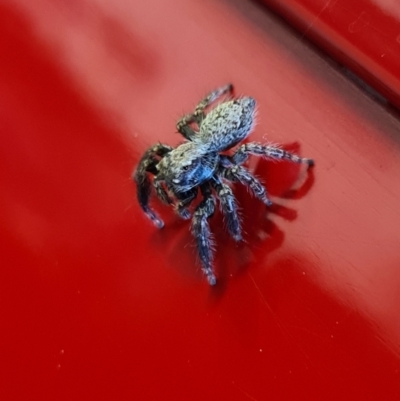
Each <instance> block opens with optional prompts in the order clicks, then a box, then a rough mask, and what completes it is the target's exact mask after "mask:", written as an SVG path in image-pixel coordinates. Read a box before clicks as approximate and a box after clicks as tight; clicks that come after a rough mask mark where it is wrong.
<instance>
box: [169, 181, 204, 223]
mask: <svg viewBox="0 0 400 401" xmlns="http://www.w3.org/2000/svg"><path fill="white" fill-rule="evenodd" d="M197 191H198V190H197V187H196V188H193V189H191V190H190V191H187V192H184V193H177V194H176V197H177V199H178V202H177V203H176V204H175V207H174V209H175V212H176V213H177V214H178V216H180V217H181V218H182V219H184V220H187V219H189V218H190V212H189V210H187V206H189V205H190V204H191V203H192V201H193V200H194V199H195V198H196V196H197Z"/></svg>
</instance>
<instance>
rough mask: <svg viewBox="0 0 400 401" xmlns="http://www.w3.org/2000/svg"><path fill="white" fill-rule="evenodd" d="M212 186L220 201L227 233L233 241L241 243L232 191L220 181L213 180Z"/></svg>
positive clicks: (238, 220)
mask: <svg viewBox="0 0 400 401" xmlns="http://www.w3.org/2000/svg"><path fill="white" fill-rule="evenodd" d="M212 186H213V188H214V189H215V192H216V194H217V197H218V199H219V201H220V204H221V209H222V213H223V215H224V218H225V223H226V227H227V229H228V232H229V233H230V234H231V236H232V237H233V238H234V240H235V241H241V240H242V230H241V227H240V219H239V216H238V211H237V205H236V199H235V197H234V195H233V192H232V189H231V188H230V187H229V186H228V185H226V184H224V183H222V182H221V181H220V180H215V181H214V182H213V184H212Z"/></svg>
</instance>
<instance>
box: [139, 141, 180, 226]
mask: <svg viewBox="0 0 400 401" xmlns="http://www.w3.org/2000/svg"><path fill="white" fill-rule="evenodd" d="M171 150H172V148H171V147H170V146H167V145H162V144H157V145H154V146H152V147H151V148H149V149H147V150H146V152H145V153H144V155H143V156H142V158H141V159H140V161H139V164H138V166H137V168H136V169H135V170H134V172H133V173H132V179H133V181H135V183H136V195H137V199H138V202H139V205H140V207H141V209H142V210H143V212H144V213H145V214H146V216H147V217H148V218H149V219H150V220H151V221H152V222H153V223H154V225H155V226H156V227H158V228H162V227H163V226H164V223H163V221H162V220H161V219H160V218H158V217H157V215H156V214H155V213H154V211H153V210H152V209H151V208H150V207H149V199H150V194H151V187H152V184H151V182H150V179H149V176H148V175H149V173H150V174H153V175H155V176H156V175H157V168H156V166H157V164H158V162H159V158H162V157H163V156H165V155H166V154H167V153H169V152H170V151H171Z"/></svg>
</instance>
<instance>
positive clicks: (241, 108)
mask: <svg viewBox="0 0 400 401" xmlns="http://www.w3.org/2000/svg"><path fill="white" fill-rule="evenodd" d="M255 105H256V102H255V100H254V99H253V98H251V97H242V98H239V99H235V100H230V101H228V102H224V103H221V104H219V105H218V106H217V107H216V108H215V109H213V110H211V111H210V112H209V113H208V114H207V115H206V117H205V118H204V120H203V121H202V122H201V124H200V132H199V134H198V135H196V136H195V137H194V138H193V141H194V142H195V143H198V144H202V145H206V146H207V149H208V150H209V151H212V152H220V151H223V150H226V149H229V148H231V147H232V146H235V145H236V144H238V143H239V142H241V141H242V140H243V139H245V138H246V137H247V136H248V135H249V133H250V132H251V129H252V128H253V125H254V112H255Z"/></svg>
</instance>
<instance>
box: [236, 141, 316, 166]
mask: <svg viewBox="0 0 400 401" xmlns="http://www.w3.org/2000/svg"><path fill="white" fill-rule="evenodd" d="M250 154H252V155H257V156H264V157H269V158H271V159H278V160H289V161H291V162H293V163H305V164H308V166H310V167H311V166H313V165H314V161H313V160H312V159H307V158H302V157H299V156H297V155H295V154H293V153H290V152H287V151H286V150H283V149H280V148H278V147H275V146H269V145H263V144H261V143H257V142H249V143H245V144H243V145H241V146H239V147H238V149H237V150H236V152H235V153H234V154H233V156H232V158H231V160H232V162H233V163H235V164H242V163H243V162H245V161H246V160H247V158H248V156H249V155H250Z"/></svg>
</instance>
